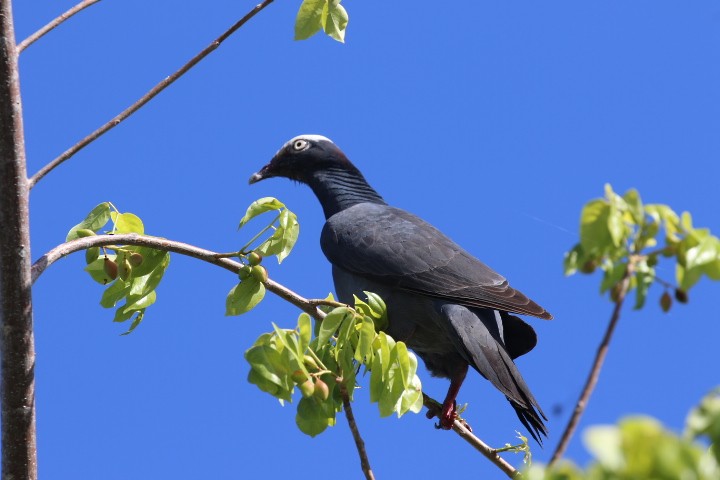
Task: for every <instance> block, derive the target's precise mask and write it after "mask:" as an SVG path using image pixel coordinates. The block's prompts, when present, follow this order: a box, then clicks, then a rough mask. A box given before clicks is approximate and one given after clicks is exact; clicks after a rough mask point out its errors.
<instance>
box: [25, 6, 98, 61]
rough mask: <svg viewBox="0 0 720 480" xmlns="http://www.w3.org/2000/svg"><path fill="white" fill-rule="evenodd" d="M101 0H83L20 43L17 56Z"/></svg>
mask: <svg viewBox="0 0 720 480" xmlns="http://www.w3.org/2000/svg"><path fill="white" fill-rule="evenodd" d="M99 1H100V0H83V1H82V2H80V3H78V4H77V5H75V6H74V7H72V8H71V9H70V10H68V11H67V12H65V13H63V14H62V15H60V16H59V17H57V18H56V19H55V20H53V21H51V22H50V23H48V24H47V25H45V26H44V27H42V28H41V29H40V30H38V31H37V32H35V33H33V34H32V35H30V36H29V37H27V38H26V39H25V40H23V41H22V42H20V43H19V44H18V46H17V54H18V55H20V53H22V51H23V50H25V49H26V48H27V47H29V46H30V45H32V44H33V43H35V42H36V41H37V40H39V39H40V38H41V37H43V36H44V35H45V34H46V33H48V32H49V31H50V30H52V29H54V28H55V27H57V26H58V25H60V24H61V23H63V22H64V21H65V20H67V19H68V18H70V17H72V16H73V15H75V14H76V13H78V12H80V11H81V10H84V9H86V8H87V7H89V6H90V5H92V4H94V3H97V2H99Z"/></svg>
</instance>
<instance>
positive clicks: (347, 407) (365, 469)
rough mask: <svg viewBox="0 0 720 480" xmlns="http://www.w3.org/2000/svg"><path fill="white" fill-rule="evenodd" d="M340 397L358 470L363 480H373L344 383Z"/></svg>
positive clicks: (363, 443) (341, 383)
mask: <svg viewBox="0 0 720 480" xmlns="http://www.w3.org/2000/svg"><path fill="white" fill-rule="evenodd" d="M340 396H341V397H342V401H343V409H344V410H345V418H347V421H348V425H350V431H351V432H352V436H353V439H354V440H355V447H356V448H357V451H358V455H359V456H360V468H362V471H363V473H364V474H365V478H366V479H367V480H375V475H374V474H373V471H372V468H370V459H368V455H367V451H366V450H365V441H363V439H362V436H360V430H358V426H357V422H356V421H355V415H354V414H353V411H352V406H351V405H350V395H349V394H348V391H347V386H346V385H345V383H343V382H340Z"/></svg>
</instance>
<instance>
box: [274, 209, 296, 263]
mask: <svg viewBox="0 0 720 480" xmlns="http://www.w3.org/2000/svg"><path fill="white" fill-rule="evenodd" d="M280 227H281V228H282V234H281V235H282V237H281V249H280V252H278V254H277V259H278V263H282V261H283V260H284V259H285V258H286V257H287V256H288V255H290V252H291V251H292V249H293V247H294V246H295V242H297V239H298V236H299V235H300V224H299V223H298V221H297V215H295V214H294V213H293V212H291V211H290V210H288V209H287V208H286V209H285V210H283V211H282V212H281V213H280ZM278 230H279V229H278Z"/></svg>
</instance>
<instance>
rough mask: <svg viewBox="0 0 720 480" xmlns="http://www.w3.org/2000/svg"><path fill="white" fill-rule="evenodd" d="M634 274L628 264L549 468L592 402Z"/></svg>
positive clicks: (561, 451) (630, 264) (557, 457)
mask: <svg viewBox="0 0 720 480" xmlns="http://www.w3.org/2000/svg"><path fill="white" fill-rule="evenodd" d="M632 272H633V263H632V262H630V263H629V264H628V268H627V270H626V271H625V275H624V276H623V277H622V279H621V280H620V282H619V283H618V284H617V285H618V287H617V288H618V295H617V299H616V301H615V307H614V308H613V312H612V316H611V317H610V323H609V324H608V326H607V329H606V330H605V335H604V336H603V339H602V341H601V342H600V345H599V346H598V349H597V353H596V354H595V361H594V362H593V364H592V367H591V368H590V372H589V373H588V377H587V380H585V386H584V387H583V389H582V392H580V398H578V401H577V403H576V404H575V410H573V413H572V415H571V416H570V420H568V424H567V426H566V427H565V430H564V431H563V434H562V436H561V437H560V442H559V443H558V446H557V447H556V448H555V452H554V453H553V455H552V457H551V458H550V463H549V464H548V466H552V465H553V464H554V463H555V462H557V461H558V460H559V459H560V457H562V456H563V455H564V454H565V450H566V449H567V447H568V444H569V443H570V439H571V438H572V437H573V435H574V434H575V430H576V429H577V426H578V423H579V422H580V417H581V416H582V414H583V412H585V409H586V408H587V404H588V402H589V401H590V396H591V395H592V393H593V390H595V385H597V382H598V379H599V378H600V370H601V369H602V366H603V363H604V362H605V357H606V356H607V352H608V347H609V346H610V341H611V340H612V335H613V332H614V331H615V327H616V325H617V322H618V320H619V319H620V310H621V309H622V306H623V302H624V301H625V296H626V295H627V292H628V287H629V285H630V277H631V276H632Z"/></svg>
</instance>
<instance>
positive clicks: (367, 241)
mask: <svg viewBox="0 0 720 480" xmlns="http://www.w3.org/2000/svg"><path fill="white" fill-rule="evenodd" d="M272 177H285V178H289V179H291V180H294V181H296V182H300V183H304V184H306V185H308V186H309V187H310V188H311V189H312V191H313V192H314V193H315V196H316V197H317V198H318V200H319V201H320V204H321V206H322V209H323V212H324V214H325V225H324V227H323V229H322V233H321V235H320V246H321V248H322V251H323V253H324V254H325V256H326V257H327V259H328V260H329V261H330V263H331V264H332V274H333V280H334V283H335V289H336V293H337V296H338V299H339V300H340V301H341V302H343V303H348V304H352V303H353V295H358V296H361V295H362V292H365V291H369V292H374V293H376V294H378V295H380V297H381V298H382V299H383V300H384V301H385V304H386V305H387V314H388V321H389V326H388V328H387V333H388V334H389V335H391V336H392V337H393V338H394V339H396V340H401V341H403V342H405V343H406V345H407V346H408V347H409V348H411V349H412V350H413V351H414V352H415V353H416V354H417V355H418V356H419V357H420V358H422V359H423V361H424V363H425V366H426V367H427V369H428V371H429V372H430V373H431V374H432V375H434V376H438V377H443V378H448V379H450V388H449V389H448V393H447V395H446V397H445V400H444V401H443V403H442V408H441V410H440V411H439V412H438V411H430V412H428V417H429V418H432V417H434V416H436V415H437V416H438V417H439V426H440V427H441V428H444V429H450V428H452V425H453V423H454V421H455V419H456V418H457V411H456V410H457V403H456V397H457V395H458V393H459V391H460V387H461V385H462V383H463V381H464V379H465V376H466V374H467V371H468V367H470V366H471V367H473V368H474V369H475V370H477V371H478V373H480V375H482V376H483V377H485V378H486V379H487V380H489V381H490V382H491V383H492V384H493V385H494V386H495V388H497V389H498V390H499V391H500V392H502V393H503V394H504V395H505V397H506V398H507V400H508V401H509V402H510V405H511V406H512V407H513V409H515V412H516V413H517V416H518V418H519V419H520V422H521V423H522V424H523V425H524V426H525V428H526V429H527V430H528V432H529V433H530V434H531V436H532V437H533V438H534V439H535V440H536V441H537V442H538V443H540V444H541V443H542V440H541V435H544V436H547V428H546V426H545V424H544V423H543V419H544V420H546V421H547V417H545V414H544V413H543V411H542V409H541V408H540V406H539V405H538V402H537V400H535V397H534V396H533V394H532V393H531V392H530V389H529V388H528V386H527V384H526V383H525V380H523V378H522V376H521V375H520V371H519V370H518V368H517V367H516V365H515V363H514V362H513V360H514V359H515V358H517V357H519V356H520V355H524V354H525V353H528V352H529V351H530V350H532V349H533V348H534V347H535V345H536V343H537V336H536V334H535V331H534V330H533V328H532V327H531V326H530V325H528V324H527V323H525V322H524V321H523V320H521V319H520V318H518V317H517V316H515V315H513V314H522V315H530V316H533V317H538V318H542V319H547V320H550V319H552V315H550V313H548V312H547V311H546V310H545V309H544V308H542V307H541V306H540V305H538V304H537V303H535V302H534V301H532V300H530V299H529V298H528V297H527V296H525V295H524V294H523V293H521V292H520V291H518V290H515V289H513V288H511V287H510V286H509V284H508V281H507V280H506V279H505V278H504V277H503V276H502V275H500V274H499V273H497V272H495V271H494V270H492V269H491V268H490V267H488V266H487V265H485V264H484V263H482V262H481V261H480V260H478V259H477V258H475V257H474V256H472V255H471V254H470V253H468V252H467V251H466V250H464V249H463V248H461V247H460V246H459V245H457V244H456V243H455V242H453V241H452V240H451V239H450V238H448V237H447V236H446V235H444V234H443V233H442V232H440V231H439V230H438V229H436V228H435V227H433V226H432V225H430V224H429V223H427V222H425V221H424V220H422V219H420V218H418V217H416V216H415V215H413V214H411V213H408V212H406V211H405V210H401V209H399V208H395V207H392V206H390V205H388V204H387V202H385V200H383V198H382V197H381V196H380V194H378V193H377V192H376V191H375V190H374V189H373V188H372V187H371V186H370V185H369V184H368V182H367V181H366V180H365V177H364V176H363V175H362V173H360V171H359V170H358V169H357V167H355V165H353V164H352V163H351V162H350V161H349V160H348V158H347V157H346V156H345V154H344V153H343V152H342V151H341V150H340V149H339V148H338V147H337V146H336V145H335V144H334V143H333V142H332V141H331V140H330V139H328V138H326V137H323V136H321V135H300V136H297V137H295V138H293V139H291V140H290V141H288V142H287V143H285V144H284V145H283V146H282V148H281V149H280V150H279V151H278V152H277V153H276V154H275V156H274V157H273V158H272V160H270V163H268V164H267V165H265V166H264V167H262V169H260V171H258V172H257V173H255V174H253V175H252V176H251V177H250V182H249V183H250V184H253V183H256V182H259V181H260V180H264V179H267V178H272ZM541 417H542V418H541Z"/></svg>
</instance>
